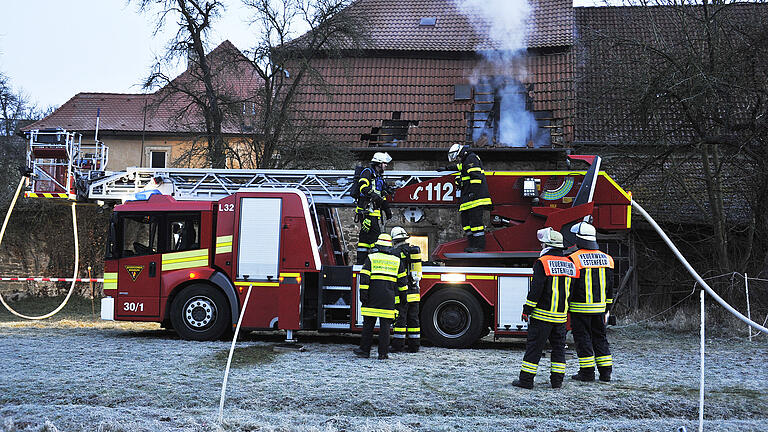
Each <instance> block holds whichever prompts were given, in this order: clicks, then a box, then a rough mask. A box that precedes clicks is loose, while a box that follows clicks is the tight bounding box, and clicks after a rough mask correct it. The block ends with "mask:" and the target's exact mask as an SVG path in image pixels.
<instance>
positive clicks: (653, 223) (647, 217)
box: [632, 200, 768, 333]
mask: <svg viewBox="0 0 768 432" xmlns="http://www.w3.org/2000/svg"><path fill="white" fill-rule="evenodd" d="M632 207H634V208H635V210H637V211H639V212H640V214H641V215H643V217H644V218H645V220H647V221H648V223H650V224H651V226H652V227H653V229H655V230H656V232H657V233H659V235H660V236H661V238H662V239H663V240H664V242H665V243H666V244H667V246H669V248H670V249H671V250H672V252H674V253H675V256H677V259H678V260H680V262H681V263H683V266H685V268H686V269H687V270H688V273H690V274H691V276H693V278H694V279H696V281H697V282H698V283H699V284H701V286H702V287H704V289H705V290H706V291H707V294H709V295H711V296H712V298H713V299H715V300H716V301H717V302H718V303H720V305H721V306H722V307H724V308H725V309H726V310H727V311H728V312H730V313H731V314H733V315H734V316H736V318H738V319H740V320H742V321H744V322H745V323H746V324H748V325H750V326H752V327H753V328H755V329H757V330H760V331H763V332H766V333H768V328H765V327H763V326H761V325H760V324H758V323H756V322H754V321H752V320H751V319H749V318H747V317H745V316H744V315H743V314H742V313H741V312H739V311H737V310H736V309H734V308H733V306H731V305H729V304H728V303H726V301H725V300H723V299H722V298H721V297H720V296H719V295H717V293H716V292H715V291H714V290H713V289H712V288H710V286H709V285H707V283H706V282H704V279H702V278H701V276H700V275H699V274H698V273H697V272H696V270H694V269H693V267H692V266H691V264H690V263H689V262H688V260H687V259H685V257H684V256H683V254H681V253H680V251H679V250H678V249H677V247H676V246H675V244H674V243H672V240H670V239H669V237H667V235H666V234H665V233H664V231H663V230H662V229H661V227H659V225H658V224H657V223H656V221H655V220H653V218H652V217H651V216H650V215H649V214H648V213H647V212H646V211H645V209H643V207H641V206H640V204H638V203H637V202H636V201H634V200H633V201H632Z"/></svg>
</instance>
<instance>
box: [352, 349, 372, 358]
mask: <svg viewBox="0 0 768 432" xmlns="http://www.w3.org/2000/svg"><path fill="white" fill-rule="evenodd" d="M352 352H353V353H355V355H356V356H358V357H360V358H370V357H371V353H370V352H365V351H363V349H362V348H355V349H354V350H352Z"/></svg>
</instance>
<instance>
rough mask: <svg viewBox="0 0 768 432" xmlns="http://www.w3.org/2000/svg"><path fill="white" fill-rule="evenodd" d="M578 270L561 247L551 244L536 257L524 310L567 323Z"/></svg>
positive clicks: (548, 320)
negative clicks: (547, 249)
mask: <svg viewBox="0 0 768 432" xmlns="http://www.w3.org/2000/svg"><path fill="white" fill-rule="evenodd" d="M578 277H579V270H578V269H577V268H576V266H575V265H574V264H573V262H571V260H569V259H568V258H567V257H565V256H563V251H562V249H557V248H552V249H550V250H549V251H547V252H545V254H544V255H542V256H541V257H539V259H538V260H536V263H535V264H534V265H533V277H532V278H531V289H530V291H528V298H527V299H526V301H525V304H524V305H523V313H524V314H526V315H530V316H531V317H532V318H536V319H538V320H541V321H547V322H551V323H557V324H560V323H565V321H566V320H567V315H568V296H569V295H570V294H571V287H572V285H573V283H574V282H576V280H577V279H576V278H578Z"/></svg>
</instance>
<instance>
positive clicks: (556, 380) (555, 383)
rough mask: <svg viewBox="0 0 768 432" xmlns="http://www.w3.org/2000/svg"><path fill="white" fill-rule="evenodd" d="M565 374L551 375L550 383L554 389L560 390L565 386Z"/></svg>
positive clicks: (555, 373) (556, 373)
mask: <svg viewBox="0 0 768 432" xmlns="http://www.w3.org/2000/svg"><path fill="white" fill-rule="evenodd" d="M563 378H565V374H564V373H559V372H554V373H551V374H549V383H550V384H552V388H560V387H562V386H563Z"/></svg>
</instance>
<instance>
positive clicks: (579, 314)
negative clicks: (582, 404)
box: [568, 222, 613, 381]
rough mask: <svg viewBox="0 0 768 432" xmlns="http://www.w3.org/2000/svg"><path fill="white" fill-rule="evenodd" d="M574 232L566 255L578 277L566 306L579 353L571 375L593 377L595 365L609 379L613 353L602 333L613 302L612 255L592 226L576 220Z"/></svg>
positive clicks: (605, 379)
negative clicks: (576, 368) (573, 241)
mask: <svg viewBox="0 0 768 432" xmlns="http://www.w3.org/2000/svg"><path fill="white" fill-rule="evenodd" d="M571 232H572V233H575V234H576V246H577V247H578V250H577V251H576V252H574V253H572V254H571V255H570V256H569V258H570V259H571V261H573V264H574V265H575V266H576V269H577V270H579V278H578V280H576V281H574V284H573V286H572V287H571V295H570V297H569V300H568V309H569V312H570V313H571V331H572V332H573V340H574V342H575V343H576V354H577V355H578V356H579V372H578V373H577V374H576V375H573V376H572V378H573V379H575V380H579V381H594V380H595V366H597V370H598V371H599V372H600V381H610V380H611V372H612V371H613V357H612V356H611V350H610V348H609V346H608V339H607V338H606V336H605V324H606V323H607V321H608V313H607V312H606V306H607V305H609V304H611V303H613V258H611V256H610V255H608V254H607V253H605V252H601V251H600V248H599V246H598V245H597V238H596V230H595V227H594V226H592V225H591V224H589V223H587V222H579V223H577V224H576V225H574V226H573V227H571Z"/></svg>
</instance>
